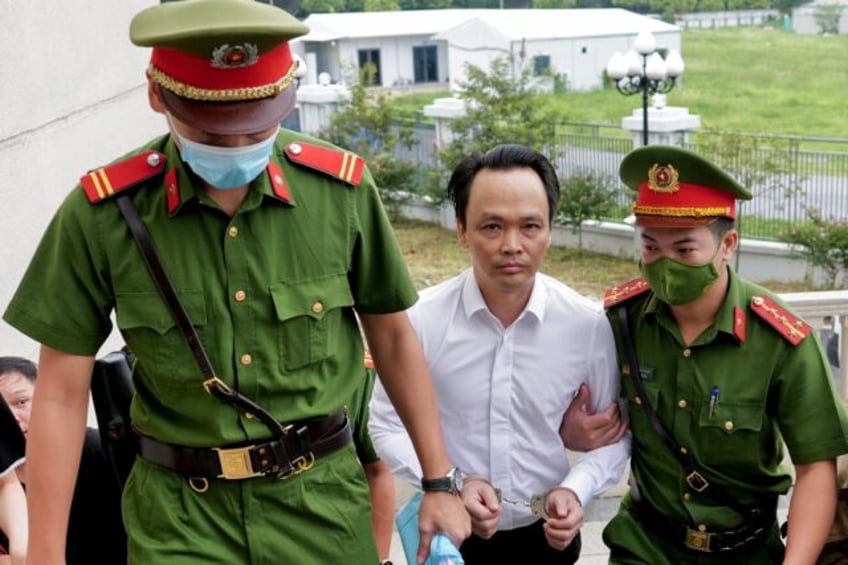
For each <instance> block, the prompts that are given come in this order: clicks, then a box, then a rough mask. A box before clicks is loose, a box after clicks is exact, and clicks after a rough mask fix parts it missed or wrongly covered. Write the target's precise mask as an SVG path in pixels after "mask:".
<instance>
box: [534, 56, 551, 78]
mask: <svg viewBox="0 0 848 565" xmlns="http://www.w3.org/2000/svg"><path fill="white" fill-rule="evenodd" d="M550 69H551V56H550V55H534V56H533V76H540V75H546V74H548V72H549V71H550Z"/></svg>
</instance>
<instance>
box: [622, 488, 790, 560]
mask: <svg viewBox="0 0 848 565" xmlns="http://www.w3.org/2000/svg"><path fill="white" fill-rule="evenodd" d="M776 508H777V503H776V502H775V505H774V506H773V507H771V508H770V509H769V510H765V509H752V510H751V511H750V512H749V514H748V517H747V518H746V520H745V522H744V523H743V524H742V525H741V526H740V527H739V528H737V529H735V530H723V531H718V532H717V531H709V530H707V529H706V527H703V526H699V527H697V528H695V529H693V528H691V527H689V526H688V525H686V524H683V523H681V522H676V521H674V520H672V519H671V518H668V517H667V516H665V515H664V514H662V513H661V512H659V511H658V510H656V509H655V508H654V507H653V506H651V505H650V504H648V503H646V502H645V501H639V502H637V501H636V500H635V499H634V500H633V510H634V512H635V514H636V516H637V517H638V518H639V520H640V521H641V522H642V523H643V524H645V525H647V526H648V527H649V528H650V529H651V531H652V532H654V533H656V534H658V535H659V536H661V537H662V538H664V539H665V540H666V541H668V542H669V543H672V544H674V545H680V546H683V547H685V548H687V549H690V550H693V551H701V552H706V553H726V552H733V551H741V550H744V549H747V548H749V547H750V546H751V545H752V544H754V543H756V542H758V541H760V540H761V539H762V538H763V537H764V536H765V535H766V534H767V533H768V531H769V530H770V529H771V528H772V527H774V526H775V525H776V524H777V511H776Z"/></svg>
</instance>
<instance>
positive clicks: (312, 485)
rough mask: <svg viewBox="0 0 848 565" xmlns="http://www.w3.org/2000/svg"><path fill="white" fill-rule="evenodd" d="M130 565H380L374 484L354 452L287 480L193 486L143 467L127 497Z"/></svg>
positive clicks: (341, 453) (324, 460)
mask: <svg viewBox="0 0 848 565" xmlns="http://www.w3.org/2000/svg"><path fill="white" fill-rule="evenodd" d="M123 514H124V525H125V526H126V529H127V537H128V565H157V564H160V563H161V564H167V565H184V564H185V565H188V564H201V563H202V564H204V565H212V564H221V565H224V564H226V565H242V564H245V565H247V564H250V565H289V564H291V565H313V564H314V565H327V564H336V563H345V564H351V565H359V564H362V565H374V564H375V563H377V561H378V557H377V550H376V547H375V545H374V536H373V533H372V529H371V509H370V503H369V498H368V485H367V483H366V481H365V477H364V474H363V472H362V466H361V465H360V463H359V460H358V459H357V458H356V455H355V453H354V449H353V445H352V444H350V445H348V446H346V447H344V448H342V449H341V450H339V451H337V452H335V453H333V454H331V455H328V456H327V457H324V458H321V459H319V460H318V461H316V463H315V466H314V467H313V468H312V469H310V470H309V471H306V472H304V473H301V474H299V475H296V476H294V477H291V478H289V479H282V480H281V479H276V478H267V477H260V478H254V479H247V480H243V481H210V482H209V489H208V490H207V491H206V492H202V493H200V492H196V491H195V490H194V489H193V488H192V487H191V486H190V485H189V483H188V481H187V480H186V478H184V477H182V476H180V475H178V474H176V473H173V472H172V471H169V470H167V469H163V468H161V467H158V466H156V465H153V464H150V463H147V462H146V461H142V460H140V459H139V460H137V462H136V464H135V466H134V467H133V470H132V473H131V474H130V476H129V479H128V481H127V485H126V488H125V489H124V496H123Z"/></svg>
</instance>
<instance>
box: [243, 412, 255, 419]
mask: <svg viewBox="0 0 848 565" xmlns="http://www.w3.org/2000/svg"><path fill="white" fill-rule="evenodd" d="M244 417H245V418H247V419H248V420H252V419H254V418H255V417H256V416H254V415H253V412H245V413H244Z"/></svg>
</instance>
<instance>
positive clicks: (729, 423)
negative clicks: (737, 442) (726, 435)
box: [724, 421, 733, 432]
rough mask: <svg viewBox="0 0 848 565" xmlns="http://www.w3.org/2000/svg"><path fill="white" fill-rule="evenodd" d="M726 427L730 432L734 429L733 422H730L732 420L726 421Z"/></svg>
mask: <svg viewBox="0 0 848 565" xmlns="http://www.w3.org/2000/svg"><path fill="white" fill-rule="evenodd" d="M724 429H725V430H727V431H728V432H729V431H732V430H733V422H730V421H728V422H725V423H724Z"/></svg>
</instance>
